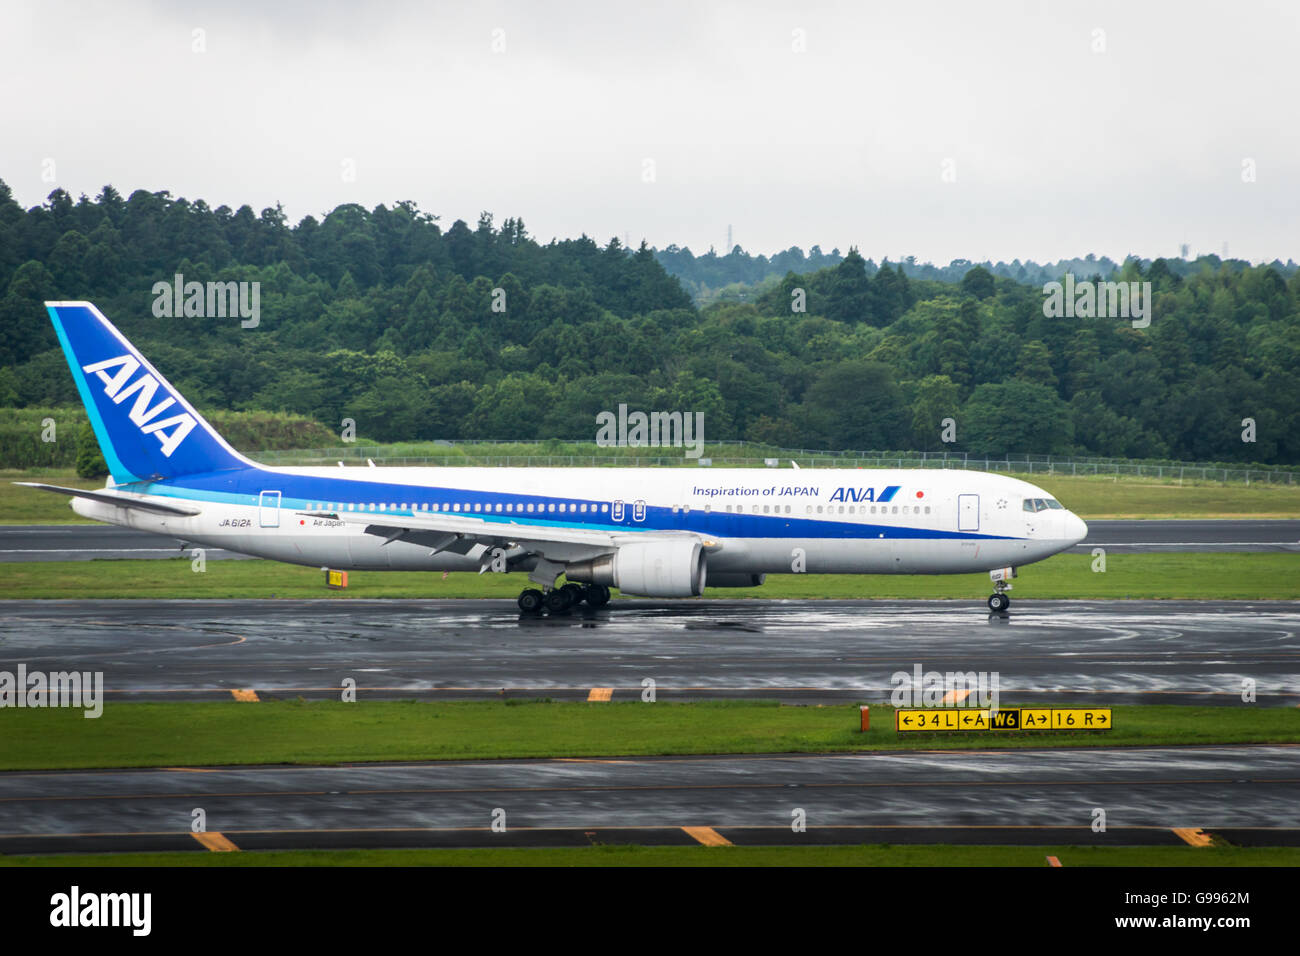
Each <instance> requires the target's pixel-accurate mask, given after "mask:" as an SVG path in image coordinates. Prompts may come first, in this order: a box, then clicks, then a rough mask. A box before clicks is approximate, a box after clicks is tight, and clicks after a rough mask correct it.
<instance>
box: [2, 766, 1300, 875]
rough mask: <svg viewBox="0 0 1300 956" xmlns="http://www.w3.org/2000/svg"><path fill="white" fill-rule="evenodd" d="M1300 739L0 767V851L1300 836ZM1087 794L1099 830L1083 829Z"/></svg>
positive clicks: (1089, 817) (1179, 840) (1256, 841)
mask: <svg viewBox="0 0 1300 956" xmlns="http://www.w3.org/2000/svg"><path fill="white" fill-rule="evenodd" d="M1298 756H1300V749H1298V748H1297V747H1289V746H1253V747H1252V746H1246V747H1182V748H1173V747H1170V748H1143V749H1136V748H1134V749H1105V748H1100V749H1089V750H1049V751H1009V752H999V751H980V752H950V753H940V752H922V753H870V754H830V755H809V756H800V755H779V756H729V757H685V758H617V759H601V760H507V761H473V762H461V763H457V762H445V763H425V764H374V765H349V766H341V767H284V766H275V767H249V768H234V767H232V768H203V769H194V768H189V769H175V768H173V769H152V770H118V771H112V770H110V771H69V772H54V773H49V772H47V773H21V772H16V773H4V774H0V853H47V852H72V851H108V850H127V849H137V850H144V849H189V850H195V851H199V850H202V849H204V848H205V847H206V848H208V849H227V850H229V849H270V848H279V847H308V846H309V847H348V846H353V847H364V846H511V845H516V846H517V845H525V846H528V845H532V846H536V845H551V846H554V845H585V844H589V843H594V842H601V843H659V844H664V843H678V844H690V843H697V842H698V843H713V844H716V843H718V842H719V841H722V842H727V843H734V844H742V845H743V844H818V843H871V842H889V843H909V842H911V843H914V842H928V843H935V842H948V843H1019V844H1035V845H1044V844H1053V843H1066V844H1077V845H1122V844H1146V845H1149V844H1170V845H1181V844H1183V843H1185V842H1193V841H1194V840H1196V839H1200V838H1203V837H1202V834H1199V833H1197V831H1203V833H1204V835H1217V836H1222V837H1225V838H1227V839H1229V840H1231V841H1232V842H1234V843H1236V844H1238V845H1277V844H1293V845H1294V844H1296V843H1298V842H1300V762H1298V761H1297V757H1298ZM196 808H200V809H202V811H203V813H204V815H205V822H206V827H207V831H208V832H206V833H204V834H201V835H200V836H195V835H193V834H192V833H191V832H190V824H191V821H192V819H193V813H194V810H195V809H196ZM1098 809H1100V810H1102V811H1104V824H1105V829H1104V832H1097V831H1094V829H1093V823H1094V821H1097V820H1099V819H1101V818H1099V817H1098V816H1097V811H1098ZM796 821H801V822H802V823H803V824H804V825H805V827H806V830H805V831H804V832H799V831H796V829H795V828H794V826H793V824H794V823H795V822H796ZM494 822H496V824H497V826H498V830H496V831H494V830H493V828H492V825H493V823H494ZM501 827H504V830H501V829H500V828H501ZM1178 830H1182V831H1183V833H1182V834H1181V835H1180V833H1178V832H1176V831H1178ZM201 841H202V842H201Z"/></svg>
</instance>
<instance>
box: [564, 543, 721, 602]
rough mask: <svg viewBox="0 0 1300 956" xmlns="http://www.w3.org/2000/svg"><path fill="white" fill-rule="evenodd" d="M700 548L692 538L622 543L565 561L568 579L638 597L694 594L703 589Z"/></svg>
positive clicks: (704, 573)
mask: <svg viewBox="0 0 1300 956" xmlns="http://www.w3.org/2000/svg"><path fill="white" fill-rule="evenodd" d="M705 575H706V568H705V555H704V548H703V547H702V546H701V545H700V542H699V541H697V540H695V539H694V538H681V539H678V540H673V541H646V542H636V543H634V544H625V545H623V546H622V547H620V548H619V549H618V550H617V551H615V552H614V553H613V554H606V555H602V556H601V557H599V558H593V559H591V560H590V561H578V562H575V563H573V564H570V565H567V566H566V567H565V569H564V576H565V577H566V578H568V579H569V580H570V581H582V582H585V583H587V584H603V585H605V586H606V587H616V588H618V589H619V590H620V591H622V592H623V593H624V594H636V595H639V596H641V597H695V596H696V595H698V594H700V593H702V592H703V591H704V579H705Z"/></svg>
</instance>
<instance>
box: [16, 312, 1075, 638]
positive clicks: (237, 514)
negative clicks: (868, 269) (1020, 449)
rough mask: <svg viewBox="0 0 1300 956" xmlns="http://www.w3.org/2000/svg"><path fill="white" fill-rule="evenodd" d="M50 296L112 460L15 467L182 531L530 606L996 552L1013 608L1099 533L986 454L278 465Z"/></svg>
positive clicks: (899, 568) (129, 515)
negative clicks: (47, 472)
mask: <svg viewBox="0 0 1300 956" xmlns="http://www.w3.org/2000/svg"><path fill="white" fill-rule="evenodd" d="M45 305H46V309H47V311H48V312H49V316H50V320H51V321H52V322H53V323H54V330H55V332H56V334H57V335H58V339H59V344H60V346H61V347H62V348H63V352H64V354H65V356H66V357H67V360H68V366H69V367H70V368H71V370H72V376H73V378H74V380H75V381H76V385H77V390H78V392H79V393H80V396H81V400H82V402H83V403H84V404H85V406H86V412H87V414H88V415H89V417H90V422H91V425H92V427H93V429H94V432H95V437H96V438H97V439H98V441H99V446H100V448H101V450H102V451H103V454H104V460H105V462H106V463H107V466H108V470H109V478H108V480H107V482H106V484H105V487H104V488H103V489H102V490H95V491H88V490H83V489H76V488H64V487H60V486H57V485H49V484H43V483H37V482H15V483H16V484H20V485H25V486H26V487H30V488H38V489H41V490H43V491H49V492H54V493H58V494H63V495H67V496H69V497H70V498H71V505H72V508H73V510H74V511H75V512H76V513H77V514H79V515H81V516H83V517H86V518H91V519H94V520H96V521H102V522H106V523H108V524H114V525H121V526H123V527H128V528H138V529H140V530H143V531H151V532H154V533H157V534H163V535H168V536H171V537H174V538H179V539H181V541H182V542H183V543H184V544H183V547H192V546H202V547H210V548H224V549H226V550H229V551H235V552H239V553H242V554H247V555H254V556H256V557H260V558H269V559H271V560H274V561H283V562H288V563H291V564H300V565H309V566H318V567H321V568H323V569H326V570H331V569H333V570H348V569H355V570H408V571H412V570H424V571H477V572H479V573H484V572H489V571H491V572H502V573H510V572H524V573H526V574H527V575H528V581H529V583H530V584H531V585H533V586H531V587H527V588H525V589H524V590H523V592H522V593H521V594H520V595H519V598H518V604H519V608H520V610H521V611H522V612H525V613H527V614H535V613H540V612H542V611H543V610H545V611H549V612H552V613H563V612H565V611H568V610H569V609H571V608H572V607H574V606H575V605H577V604H579V603H581V602H585V603H586V604H587V605H589V606H591V607H600V606H602V605H604V604H606V603H608V601H609V600H610V596H611V593H610V589H611V588H612V587H617V588H618V589H619V590H620V591H621V592H622V593H623V594H630V595H638V596H644V597H651V598H685V597H692V596H698V595H699V594H701V593H702V592H703V590H704V588H705V586H706V584H707V585H708V586H711V587H738V588H739V587H758V586H760V585H761V584H762V583H763V581H764V580H765V578H766V575H768V574H781V573H787V574H788V573H809V574H965V573H971V572H982V571H987V572H989V577H990V579H991V581H992V585H993V589H994V590H993V593H992V594H991V595H990V596H989V598H988V606H989V609H990V610H991V611H993V612H995V613H1002V612H1005V611H1006V610H1007V608H1008V607H1009V606H1010V603H1011V601H1010V598H1009V597H1008V595H1007V593H1006V592H1007V591H1008V590H1010V589H1011V583H1010V582H1011V579H1012V578H1014V577H1016V575H1017V573H1018V571H1017V569H1018V568H1020V567H1023V566H1024V565H1027V564H1031V563H1033V562H1035V561H1041V560H1043V559H1044V558H1048V557H1050V556H1051V555H1054V554H1057V553H1059V552H1061V551H1065V550H1067V549H1068V548H1071V547H1073V546H1074V545H1075V544H1077V543H1078V542H1080V541H1082V540H1083V539H1084V538H1085V537H1086V535H1087V533H1088V527H1087V525H1086V524H1084V522H1083V521H1082V520H1081V519H1080V518H1079V517H1078V516H1077V515H1075V514H1074V513H1073V512H1071V511H1069V510H1068V509H1066V508H1065V507H1064V506H1063V505H1061V504H1060V503H1059V502H1058V501H1056V499H1054V498H1053V497H1052V496H1051V495H1050V494H1048V493H1047V492H1046V491H1044V490H1043V489H1041V488H1039V487H1037V486H1035V485H1033V484H1030V483H1029V482H1025V481H1021V480H1019V479H1017V478H1010V477H1007V476H1004V475H996V474H990V473H987V472H973V471H949V470H936V469H861V468H854V469H848V468H831V469H821V468H818V469H800V468H798V466H797V465H796V466H794V467H792V468H783V469H782V468H775V469H774V468H749V469H747V468H732V469H716V470H715V469H712V468H710V469H689V470H688V469H686V468H460V467H442V468H418V467H375V466H374V464H373V462H371V463H370V467H361V466H354V467H338V468H331V467H269V466H266V465H261V464H258V463H257V462H255V461H252V460H250V459H248V458H246V457H244V456H243V455H242V454H240V453H239V452H237V451H235V450H234V449H233V448H232V447H231V446H230V445H229V444H228V443H227V442H226V441H225V439H223V438H222V437H221V436H220V435H219V434H218V433H217V432H216V430H215V429H214V428H213V427H212V426H211V425H210V424H208V422H207V421H206V420H205V419H204V418H203V416H202V415H200V414H199V413H198V412H197V411H196V410H195V409H194V407H193V406H192V405H190V403H189V402H187V401H186V400H185V398H184V396H182V395H181V394H180V392H178V391H177V390H176V389H175V388H174V387H172V385H171V384H170V383H169V382H168V381H167V380H166V379H165V378H163V376H162V374H161V373H159V372H158V370H157V369H155V368H154V367H153V365H151V364H150V363H149V361H148V359H146V358H145V357H144V356H143V355H141V354H140V352H139V351H137V350H136V348H135V347H134V346H133V345H132V344H131V343H130V342H128V341H127V340H126V338H125V337H124V336H123V335H122V333H121V332H119V331H118V330H117V329H116V328H115V327H114V326H113V325H112V323H110V322H109V320H108V319H107V318H105V317H104V315H103V314H102V313H101V312H100V311H99V310H98V309H97V308H96V307H95V306H94V305H93V304H91V303H89V302H47V303H46V304H45ZM791 464H792V465H793V464H794V463H793V462H792V463H791ZM341 465H342V462H340V466H341ZM561 577H564V579H565V583H564V584H560V581H559V579H560V578H561Z"/></svg>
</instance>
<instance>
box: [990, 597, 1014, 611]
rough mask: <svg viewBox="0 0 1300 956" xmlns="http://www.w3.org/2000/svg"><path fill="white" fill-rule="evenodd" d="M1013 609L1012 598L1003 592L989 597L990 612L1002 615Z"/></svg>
mask: <svg viewBox="0 0 1300 956" xmlns="http://www.w3.org/2000/svg"><path fill="white" fill-rule="evenodd" d="M1009 607H1011V598H1009V597H1007V596H1006V595H1005V594H1003V593H1002V592H1001V591H999V592H997V593H996V594H990V595H989V610H990V611H993V612H994V613H995V614H1001V613H1002V612H1003V611H1005V610H1006V609H1007V608H1009Z"/></svg>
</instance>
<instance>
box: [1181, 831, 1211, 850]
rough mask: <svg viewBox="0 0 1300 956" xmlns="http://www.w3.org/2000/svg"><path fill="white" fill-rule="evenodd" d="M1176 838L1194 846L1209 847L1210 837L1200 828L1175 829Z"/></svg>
mask: <svg viewBox="0 0 1300 956" xmlns="http://www.w3.org/2000/svg"><path fill="white" fill-rule="evenodd" d="M1173 831H1174V836H1176V837H1178V838H1179V839H1180V840H1182V841H1183V842H1184V843H1189V844H1191V845H1192V846H1209V845H1210V835H1209V834H1208V833H1206V832H1205V831H1204V830H1202V829H1201V828H1200V827H1174V828H1173Z"/></svg>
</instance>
